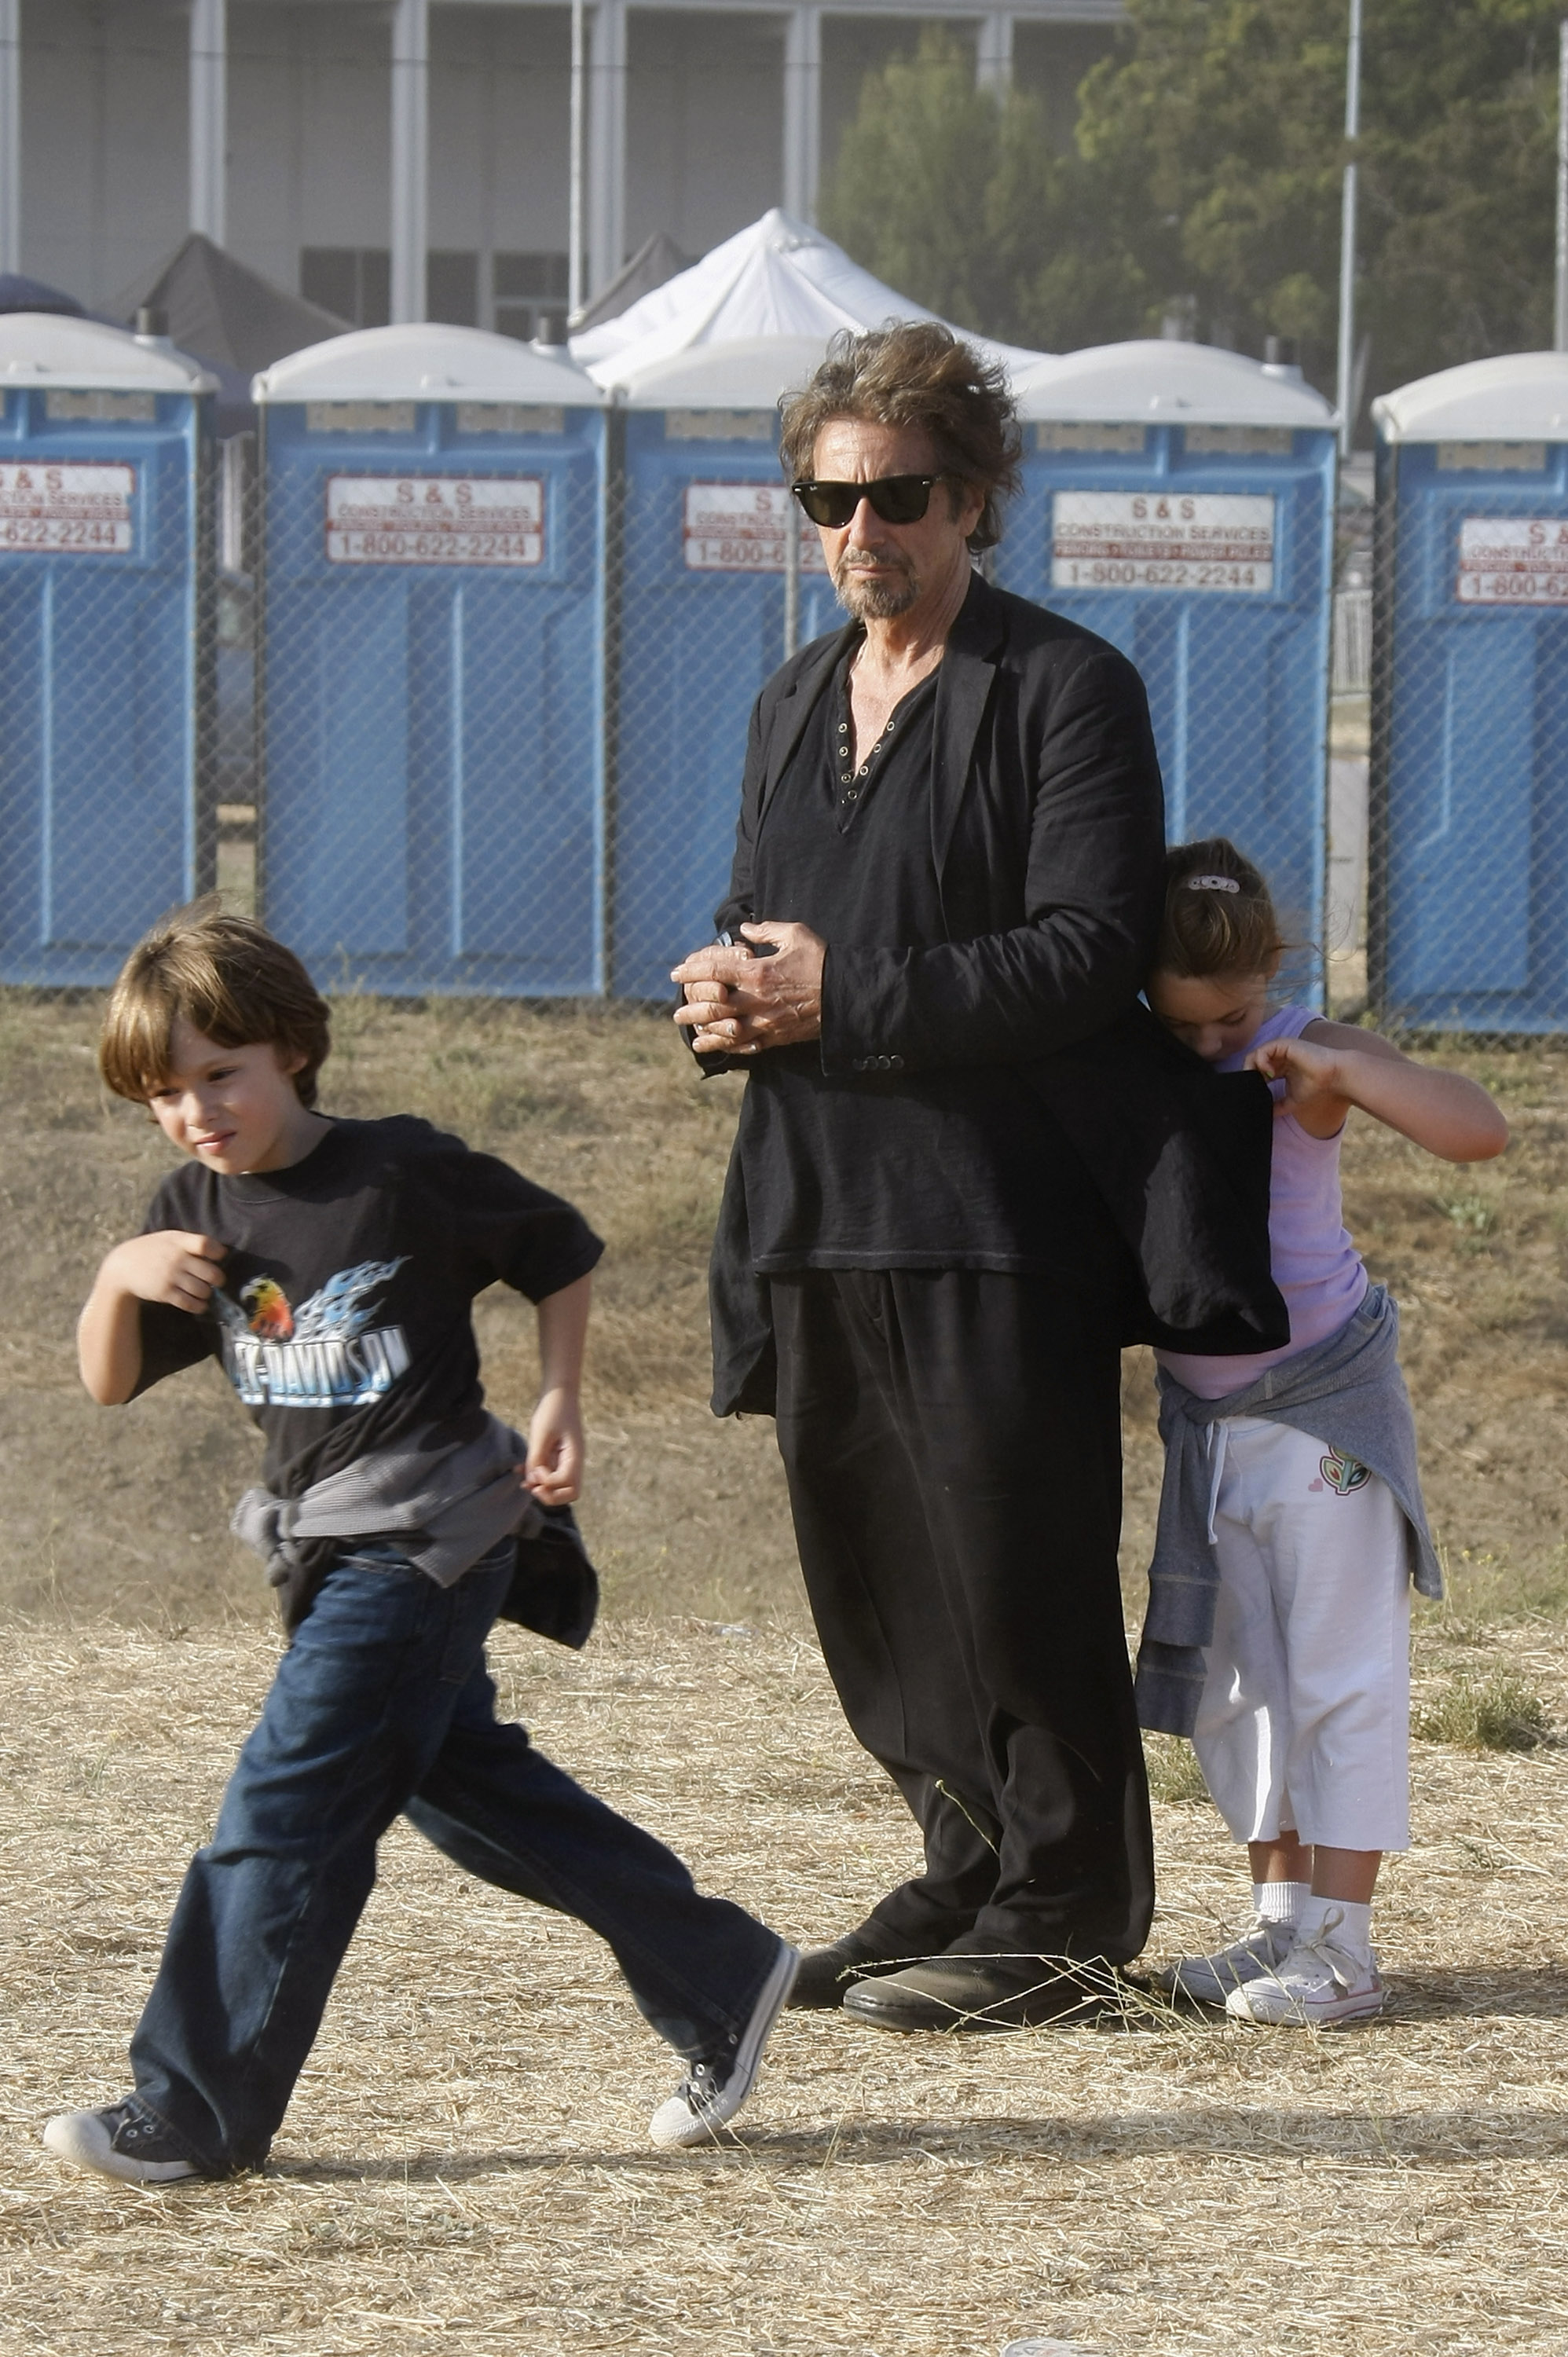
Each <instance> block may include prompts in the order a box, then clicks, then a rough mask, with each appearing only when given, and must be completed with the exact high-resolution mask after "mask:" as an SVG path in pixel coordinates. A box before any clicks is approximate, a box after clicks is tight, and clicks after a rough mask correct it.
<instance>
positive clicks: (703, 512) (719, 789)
mask: <svg viewBox="0 0 1568 2357" xmlns="http://www.w3.org/2000/svg"><path fill="white" fill-rule="evenodd" d="M824 348H825V345H824V339H823V338H822V337H820V336H758V337H750V338H746V339H743V340H737V341H736V342H733V343H714V344H699V345H695V346H693V348H692V349H690V350H686V351H682V352H680V353H678V354H677V355H675V357H673V358H672V359H670V360H665V361H659V362H656V363H655V364H653V365H651V366H650V367H649V368H647V369H646V370H643V371H640V372H639V373H638V374H636V375H633V376H631V377H629V378H628V379H627V380H626V381H625V382H624V383H623V385H622V387H621V389H620V393H619V398H620V401H621V403H622V404H624V408H623V413H622V414H619V415H618V418H617V430H618V433H619V434H620V435H621V436H623V437H624V439H623V453H622V474H621V485H622V489H621V500H620V510H621V512H620V521H619V531H618V550H617V562H616V566H615V574H616V591H615V619H614V628H613V644H614V649H615V657H614V661H615V687H614V691H613V693H614V712H615V726H614V734H613V745H614V761H615V801H616V825H615V845H616V849H615V889H614V899H613V909H612V934H613V942H614V949H613V953H612V957H611V964H610V974H611V988H612V989H613V990H614V991H615V992H616V993H617V994H618V996H621V997H624V998H668V997H670V996H671V982H670V969H671V966H672V965H673V964H675V963H676V962H677V961H678V960H679V959H680V958H681V957H682V955H684V953H685V952H687V951H688V950H690V949H693V948H694V947H695V946H696V945H697V944H698V943H699V942H703V941H706V940H708V939H710V938H711V936H712V932H713V912H714V908H715V907H716V906H717V904H718V902H719V901H720V900H722V899H723V898H724V895H725V887H726V885H727V883H728V881H729V872H730V861H731V857H732V856H733V853H734V849H735V826H736V814H737V813H738V811H739V808H740V778H741V769H742V766H743V764H744V762H745V759H746V725H747V723H748V721H749V719H750V716H751V707H752V705H753V704H754V703H755V702H756V699H757V694H758V693H759V692H760V690H761V687H762V684H763V683H764V681H765V680H767V679H768V677H769V676H770V675H771V673H774V672H775V671H777V670H778V668H779V664H780V663H781V662H783V661H784V659H785V657H786V655H787V654H789V653H791V652H793V651H794V649H795V648H796V647H798V646H803V645H805V644H806V642H807V640H811V639H813V638H816V637H819V636H820V635H821V633H822V631H824V630H832V628H833V627H834V626H835V625H836V624H837V623H839V622H841V621H842V620H843V614H842V613H841V611H840V609H839V608H838V605H837V602H836V600H835V599H834V597H833V594H832V586H831V584H830V583H829V581H828V578H827V575H826V573H825V571H824V569H823V566H822V544H821V542H820V541H819V539H818V537H817V534H816V533H815V532H814V531H813V530H812V528H811V525H810V524H808V523H807V522H806V520H805V518H804V517H803V516H802V515H801V514H800V510H799V509H798V508H797V507H796V505H795V502H794V500H792V499H791V498H790V496H789V487H788V485H787V484H786V483H785V480H784V478H783V475H782V474H781V472H780V471H779V410H778V404H779V396H780V394H782V393H785V392H786V391H788V390H789V387H790V386H791V385H795V384H800V383H803V382H805V380H806V379H807V378H808V377H809V376H810V375H811V371H812V370H813V369H814V368H815V367H816V366H817V365H818V363H819V361H821V360H822V353H823V350H824Z"/></svg>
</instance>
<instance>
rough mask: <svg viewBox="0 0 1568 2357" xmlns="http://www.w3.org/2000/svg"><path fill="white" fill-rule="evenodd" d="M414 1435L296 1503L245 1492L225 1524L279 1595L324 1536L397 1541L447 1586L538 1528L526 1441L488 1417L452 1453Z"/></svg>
mask: <svg viewBox="0 0 1568 2357" xmlns="http://www.w3.org/2000/svg"><path fill="white" fill-rule="evenodd" d="M421 1438H422V1435H421V1434H420V1433H418V1432H413V1433H410V1434H409V1435H407V1436H406V1437H404V1438H403V1439H402V1440H400V1441H396V1442H394V1443H393V1444H392V1447H391V1448H380V1449H373V1450H372V1451H371V1453H370V1454H369V1455H368V1456H364V1457H360V1458H355V1460H354V1462H353V1463H352V1464H351V1465H345V1466H344V1467H343V1468H342V1469H341V1471H339V1472H337V1473H329V1474H328V1476H327V1477H326V1479H325V1480H320V1481H316V1482H313V1483H312V1484H311V1486H310V1488H309V1489H308V1490H306V1491H305V1492H304V1494H303V1495H302V1496H300V1497H298V1498H280V1497H278V1496H276V1495H275V1494H274V1492H273V1491H271V1490H261V1489H256V1490H247V1491H245V1494H244V1496H243V1497H242V1499H241V1501H240V1502H239V1504H238V1505H237V1506H236V1507H235V1509H234V1513H233V1518H232V1521H231V1524H230V1527H231V1530H232V1531H233V1533H234V1535H235V1537H236V1538H240V1539H243V1540H244V1542H245V1544H246V1545H247V1546H252V1547H254V1548H255V1550H256V1553H257V1554H258V1555H261V1556H262V1557H263V1560H264V1561H265V1563H266V1566H267V1577H268V1579H269V1580H270V1581H271V1583H272V1585H273V1586H274V1587H276V1588H278V1589H279V1590H280V1591H281V1592H283V1593H285V1594H287V1593H288V1591H289V1590H290V1589H291V1588H293V1587H295V1585H296V1584H297V1583H298V1581H299V1580H300V1578H301V1577H302V1575H305V1574H307V1573H308V1570H309V1567H310V1566H309V1564H308V1560H307V1557H308V1551H309V1549H310V1548H311V1546H312V1544H313V1543H314V1542H317V1541H319V1540H322V1539H366V1538H392V1537H395V1538H396V1539H397V1541H398V1543H399V1545H400V1546H401V1548H402V1550H403V1554H404V1555H406V1556H407V1558H408V1560H409V1562H410V1563H412V1564H414V1565H416V1566H418V1568H419V1569H420V1570H421V1571H423V1572H425V1573H426V1574H428V1576H429V1577H430V1578H432V1579H434V1580H435V1582H436V1584H437V1586H438V1587H452V1586H453V1585H454V1583H455V1582H456V1581H457V1580H459V1579H461V1577H463V1574H464V1573H465V1572H466V1571H467V1570H469V1569H471V1567H472V1566H474V1565H475V1564H476V1563H478V1560H479V1557H480V1556H481V1555H488V1554H489V1550H490V1548H491V1547H492V1546H494V1545H495V1544H496V1543H497V1541H498V1540H499V1539H503V1538H505V1537H507V1536H508V1535H509V1534H512V1533H518V1534H521V1535H523V1536H527V1535H529V1534H530V1533H531V1532H532V1530H535V1529H537V1528H538V1526H539V1523H540V1522H541V1519H542V1517H541V1515H540V1511H539V1508H538V1506H537V1505H536V1504H535V1503H534V1501H533V1500H532V1498H531V1497H530V1496H529V1494H528V1492H527V1491H525V1490H523V1489H522V1488H521V1486H520V1483H519V1480H518V1474H517V1468H518V1467H519V1466H520V1465H521V1464H523V1463H524V1462H525V1460H526V1458H527V1456H528V1443H527V1441H526V1440H524V1439H523V1437H522V1436H521V1433H516V1432H513V1431H512V1430H511V1428H510V1426H508V1425H504V1424H503V1423H502V1422H501V1420H500V1418H499V1416H495V1415H492V1416H488V1417H487V1418H486V1421H485V1428H484V1430H483V1431H482V1432H481V1433H479V1434H478V1436H477V1437H476V1438H474V1439H472V1440H467V1441H460V1442H457V1443H455V1444H454V1445H453V1446H452V1447H451V1448H435V1449H432V1448H427V1447H426V1448H422V1447H421V1445H420V1443H421ZM287 1618H288V1615H287V1614H286V1613H285V1620H286V1619H287Z"/></svg>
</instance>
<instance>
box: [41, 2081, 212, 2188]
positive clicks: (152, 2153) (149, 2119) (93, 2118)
mask: <svg viewBox="0 0 1568 2357" xmlns="http://www.w3.org/2000/svg"><path fill="white" fill-rule="evenodd" d="M44 2142H45V2144H46V2145H47V2146H48V2148H49V2150H50V2152H53V2153H58V2154H59V2158H61V2160H69V2161H70V2162H71V2163H72V2164H73V2166H74V2167H76V2168H77V2169H94V2170H96V2172H97V2174H98V2175H99V2176H100V2177H117V2178H119V2179H122V2180H123V2182H124V2183H125V2184H127V2185H175V2184H177V2183H178V2181H179V2179H181V2178H182V2177H199V2176H200V2175H201V2173H202V2172H201V2170H200V2169H198V2167H197V2165H196V2163H195V2162H194V2161H193V2160H192V2159H191V2158H189V2156H188V2154H187V2153H186V2152H185V2151H183V2150H182V2148H181V2147H179V2146H178V2145H177V2144H176V2142H175V2140H174V2138H173V2137H172V2136H170V2134H169V2132H168V2130H167V2128H166V2127H165V2126H164V2124H163V2122H162V2121H161V2120H156V2119H155V2118H154V2117H153V2115H152V2114H151V2113H150V2112H145V2111H144V2110H143V2109H142V2107H141V2105H140V2104H138V2103H137V2102H136V2100H135V2098H134V2096H133V2097H131V2098H130V2099H129V2100H128V2101H127V2102H125V2103H124V2104H108V2105H107V2106H106V2107H105V2108H104V2109H103V2110H102V2111H101V2112H62V2113H61V2114H60V2115H59V2119H58V2120H51V2121H50V2122H49V2124H48V2127H47V2128H46V2129H45V2130H44Z"/></svg>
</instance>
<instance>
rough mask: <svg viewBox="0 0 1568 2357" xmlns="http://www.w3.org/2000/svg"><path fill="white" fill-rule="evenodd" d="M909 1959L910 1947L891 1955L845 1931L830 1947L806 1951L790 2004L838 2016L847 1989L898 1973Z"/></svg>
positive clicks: (872, 1941) (790, 1997)
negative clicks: (876, 1975) (877, 1977)
mask: <svg viewBox="0 0 1568 2357" xmlns="http://www.w3.org/2000/svg"><path fill="white" fill-rule="evenodd" d="M908 1960H909V1950H908V1948H906V1949H904V1950H903V1951H902V1953H900V1954H898V1955H897V1956H889V1955H886V1954H885V1953H884V1952H883V1950H882V1949H881V1948H879V1947H878V1946H877V1944H876V1943H875V1940H868V1939H867V1938H866V1937H865V1933H864V1932H845V1933H844V1935H843V1939H842V1940H835V1941H834V1942H833V1943H832V1947H830V1948H808V1949H807V1950H806V1952H805V1953H804V1954H803V1955H802V1957H801V1958H800V1971H799V1972H798V1973H797V1974H796V1975H795V1986H794V1987H793V1988H792V1989H791V1990H790V1992H789V2003H790V2005H791V2006H794V2007H799V2008H800V2010H801V2011H802V2012H806V2013H836V2012H837V2011H838V2008H839V2007H840V2006H841V2005H842V2004H843V2000H844V1991H845V1990H846V1989H847V1988H849V1987H851V1986H854V1985H855V1984H857V1983H858V1982H859V1981H861V1980H864V1979H865V1978H867V1977H868V1976H870V1975H875V1974H876V1973H896V1972H897V1971H898V1969H899V1967H900V1966H901V1965H903V1964H908Z"/></svg>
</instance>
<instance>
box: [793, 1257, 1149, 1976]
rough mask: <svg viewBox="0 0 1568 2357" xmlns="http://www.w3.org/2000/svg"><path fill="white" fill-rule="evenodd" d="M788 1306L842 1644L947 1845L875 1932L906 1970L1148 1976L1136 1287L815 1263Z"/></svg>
mask: <svg viewBox="0 0 1568 2357" xmlns="http://www.w3.org/2000/svg"><path fill="white" fill-rule="evenodd" d="M770 1289H771V1294H772V1306H773V1320H774V1330H775V1334H776V1336H777V1340H778V1350H779V1408H778V1422H779V1448H780V1450H781V1452H782V1454H783V1458H784V1465H785V1469H786V1472H787V1474H788V1477H789V1496H790V1502H791V1505H792V1508H793V1512H794V1518H795V1531H796V1537H797V1541H798V1544H799V1546H800V1563H801V1566H802V1569H803V1570H804V1573H805V1578H806V1587H807V1592H808V1595H809V1596H810V1598H811V1609H812V1612H813V1614H814V1615H815V1618H816V1623H817V1630H818V1633H819V1635H820V1636H821V1639H822V1651H823V1653H824V1654H825V1656H826V1659H827V1663H828V1668H829V1671H830V1673H831V1674H832V1680H833V1684H834V1685H835V1686H836V1687H837V1689H838V1694H839V1698H840V1700H841V1701H842V1703H843V1707H844V1713H845V1716H846V1717H847V1718H848V1720H849V1723H850V1726H851V1727H853V1729H854V1733H855V1735H856V1736H857V1737H858V1738H859V1739H860V1741H861V1742H862V1743H863V1744H864V1745H865V1749H867V1750H868V1751H869V1752H871V1753H872V1755H873V1757H874V1758H875V1759H876V1760H879V1761H880V1762H881V1764H882V1766H883V1767H884V1768H886V1770H887V1772H888V1774H889V1775H890V1776H891V1777H892V1778H893V1780H894V1781H895V1783H896V1784H897V1786H898V1788H899V1790H900V1791H901V1792H902V1793H903V1794H904V1797H905V1799H906V1800H907V1801H908V1804H909V1806H910V1808H911V1809H912V1810H913V1812H914V1813H915V1816H916V1818H917V1820H918V1823H919V1825H920V1828H921V1831H922V1833H923V1835H924V1837H925V1853H926V1867H925V1872H924V1873H923V1874H921V1875H919V1876H918V1877H916V1878H914V1879H913V1880H911V1881H909V1882H906V1883H903V1884H901V1885H900V1886H899V1888H898V1889H896V1890H894V1891H892V1892H890V1893H889V1894H888V1895H887V1896H886V1898H885V1899H883V1900H881V1902H880V1903H879V1905H878V1906H877V1907H876V1908H875V1910H874V1911H873V1913H872V1915H871V1917H870V1919H869V1920H870V1925H871V1927H872V1929H873V1930H874V1931H875V1934H876V1935H877V1937H878V1938H879V1939H880V1938H881V1937H882V1935H884V1934H886V1938H887V1940H888V1942H889V1943H890V1950H889V1952H890V1953H908V1954H911V1955H917V1954H929V1953H934V1952H935V1951H937V1950H939V1949H942V1948H945V1947H949V1946H958V1947H961V1948H965V1949H978V1950H985V1949H1000V1950H1003V1951H1004V1952H1023V1953H1043V1954H1052V1955H1062V1954H1065V1955H1072V1956H1082V1957H1088V1956H1104V1957H1108V1958H1109V1959H1110V1960H1111V1961H1112V1962H1113V1963H1118V1964H1120V1963H1125V1962H1127V1961H1128V1960H1129V1959H1130V1958H1131V1957H1133V1956H1135V1955H1136V1954H1137V1953H1138V1952H1139V1950H1140V1949H1141V1948H1142V1947H1143V1945H1144V1940H1145V1938H1146V1937H1147V1934H1148V1928H1149V1918H1150V1915H1151V1913H1152V1911H1153V1908H1154V1855H1153V1842H1152V1837H1151V1832H1150V1824H1149V1797H1148V1787H1147V1783H1146V1781H1145V1778H1144V1756H1143V1746H1142V1743H1141V1741H1140V1738H1139V1734H1138V1727H1137V1721H1136V1718H1135V1717H1134V1715H1133V1692H1132V1682H1131V1679H1130V1676H1129V1674H1128V1666H1127V1648H1126V1641H1125V1639H1124V1636H1123V1633H1122V1601H1121V1593H1120V1589H1119V1587H1118V1584H1117V1572H1116V1544H1117V1539H1118V1535H1119V1532H1120V1525H1121V1515H1122V1436H1121V1409H1120V1394H1119V1383H1120V1360H1121V1354H1120V1350H1119V1346H1118V1330H1119V1317H1118V1308H1119V1305H1118V1301H1117V1299H1116V1297H1115V1288H1114V1286H1113V1285H1111V1284H1107V1285H1106V1286H1100V1285H1098V1284H1096V1283H1093V1282H1092V1281H1090V1279H1089V1278H1088V1277H1087V1276H1086V1278H1085V1280H1084V1281H1083V1282H1082V1283H1081V1284H1078V1285H1073V1284H1068V1285H1063V1284H1061V1283H1059V1282H1058V1280H1057V1279H1055V1278H1047V1277H1041V1276H1008V1275H993V1274H991V1273H989V1272H986V1271H983V1270H977V1269H941V1270H934V1271H918V1270H909V1269H876V1270H853V1271H843V1270H827V1269H821V1270H819V1269H811V1270H805V1271H802V1272H800V1273H799V1274H797V1275H789V1276H775V1277H773V1278H772V1279H771V1280H770Z"/></svg>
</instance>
